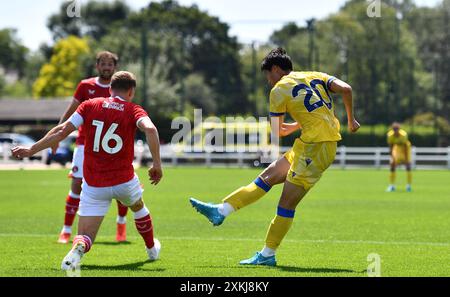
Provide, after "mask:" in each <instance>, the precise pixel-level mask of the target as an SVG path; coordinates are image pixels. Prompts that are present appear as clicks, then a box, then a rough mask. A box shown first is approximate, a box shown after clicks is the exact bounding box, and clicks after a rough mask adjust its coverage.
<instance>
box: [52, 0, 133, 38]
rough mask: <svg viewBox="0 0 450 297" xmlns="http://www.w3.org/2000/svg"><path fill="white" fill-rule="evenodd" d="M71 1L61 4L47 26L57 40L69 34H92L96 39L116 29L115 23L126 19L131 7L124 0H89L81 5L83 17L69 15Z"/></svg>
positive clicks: (81, 35)
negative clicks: (110, 0) (108, 0)
mask: <svg viewBox="0 0 450 297" xmlns="http://www.w3.org/2000/svg"><path fill="white" fill-rule="evenodd" d="M70 4H71V2H67V1H65V2H64V3H62V4H61V6H60V10H59V13H57V14H54V15H52V16H50V17H49V19H48V21H47V27H48V28H49V30H50V31H51V32H52V33H53V38H54V39H55V40H58V39H61V38H66V37H68V36H69V35H75V36H78V37H85V36H90V37H92V38H94V39H96V40H98V39H100V38H101V37H103V36H105V35H106V34H108V33H110V32H112V31H114V29H113V28H114V27H115V25H117V24H118V23H120V22H121V21H124V20H125V19H126V18H127V17H128V14H129V13H130V8H129V7H128V5H127V4H126V3H125V2H124V1H118V0H116V1H114V2H101V1H89V2H87V3H86V4H85V5H82V7H81V11H80V12H81V17H80V18H77V17H69V16H68V14H67V7H68V6H69V5H70Z"/></svg>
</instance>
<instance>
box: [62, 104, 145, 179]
mask: <svg viewBox="0 0 450 297" xmlns="http://www.w3.org/2000/svg"><path fill="white" fill-rule="evenodd" d="M147 117H148V114H147V112H146V111H145V110H144V109H143V108H142V107H141V106H139V105H137V104H134V103H132V102H127V101H125V100H123V99H122V98H120V97H119V96H116V97H114V98H112V97H110V98H95V99H91V100H88V101H85V102H83V103H82V104H81V105H80V106H79V107H78V109H77V111H76V112H75V113H74V114H73V115H72V117H71V118H70V121H71V122H72V123H73V124H74V125H75V126H76V127H79V126H80V125H83V127H84V131H85V135H86V139H85V147H84V164H83V171H84V179H85V181H86V182H87V184H88V185H90V186H92V187H111V186H115V185H118V184H122V183H126V182H128V181H130V180H131V179H132V178H133V177H134V168H133V159H134V137H135V134H136V129H137V125H138V123H139V122H140V121H141V120H142V119H144V118H147Z"/></svg>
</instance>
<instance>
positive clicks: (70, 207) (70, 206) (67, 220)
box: [64, 195, 80, 227]
mask: <svg viewBox="0 0 450 297" xmlns="http://www.w3.org/2000/svg"><path fill="white" fill-rule="evenodd" d="M79 204H80V198H72V197H71V196H70V195H68V196H67V198H66V215H65V217H64V225H65V226H68V227H70V226H72V224H73V220H74V219H75V216H76V214H77V211H78V205H79Z"/></svg>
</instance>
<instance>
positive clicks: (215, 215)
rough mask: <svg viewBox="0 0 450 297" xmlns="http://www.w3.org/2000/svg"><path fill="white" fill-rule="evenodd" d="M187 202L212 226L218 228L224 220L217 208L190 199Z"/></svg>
mask: <svg viewBox="0 0 450 297" xmlns="http://www.w3.org/2000/svg"><path fill="white" fill-rule="evenodd" d="M189 201H190V202H191V204H192V207H194V208H195V209H196V210H197V211H198V212H199V213H201V214H202V215H204V216H205V217H206V218H207V219H208V220H209V221H210V222H211V223H212V224H213V225H214V226H219V225H221V224H222V223H223V221H224V220H225V216H224V215H221V214H220V213H219V206H218V205H217V204H212V203H204V202H201V201H199V200H197V199H194V198H190V199H189Z"/></svg>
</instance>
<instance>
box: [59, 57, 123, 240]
mask: <svg viewBox="0 0 450 297" xmlns="http://www.w3.org/2000/svg"><path fill="white" fill-rule="evenodd" d="M96 58H97V59H96V60H97V63H96V68H97V72H98V74H99V76H98V77H91V78H88V79H84V80H82V81H81V82H80V83H79V84H78V87H77V89H76V91H75V94H74V96H73V100H72V103H71V104H70V105H69V107H68V108H67V110H66V112H65V113H64V115H63V116H62V117H61V120H60V121H59V123H60V124H61V123H63V122H65V121H66V120H67V119H68V118H69V117H70V116H71V115H72V114H73V113H74V112H75V110H76V109H77V108H78V106H79V105H80V104H81V103H83V102H84V101H86V100H89V99H92V98H97V97H109V96H110V93H109V85H110V82H111V76H112V75H113V74H114V72H115V70H116V67H117V63H118V60H119V59H118V57H117V55H115V54H113V53H111V52H107V51H103V52H99V53H98V54H97V57H96ZM84 134H85V132H84V130H83V126H80V128H79V129H78V137H77V139H76V148H75V151H74V154H73V160H72V170H71V172H70V174H69V176H70V177H71V178H72V185H71V190H70V192H69V194H68V195H67V198H66V207H65V216H64V226H63V228H62V230H61V233H60V234H59V238H58V242H59V243H68V242H69V240H70V236H71V234H72V224H73V221H74V219H75V215H76V213H77V211H78V205H79V202H80V193H81V184H82V180H83V159H84V138H85V135H84ZM56 148H57V146H55V147H54V149H53V151H56ZM117 207H118V215H117V232H116V240H117V241H119V242H122V241H126V215H127V212H128V208H127V207H126V206H124V205H122V204H121V203H120V202H119V201H117Z"/></svg>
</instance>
